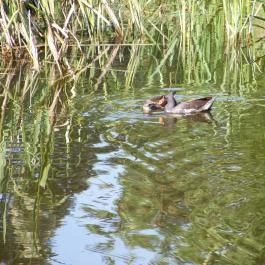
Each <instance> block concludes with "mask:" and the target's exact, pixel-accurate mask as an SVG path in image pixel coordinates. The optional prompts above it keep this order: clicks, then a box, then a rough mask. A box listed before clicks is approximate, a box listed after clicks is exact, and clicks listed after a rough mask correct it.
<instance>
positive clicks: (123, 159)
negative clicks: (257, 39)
mask: <svg viewBox="0 0 265 265" xmlns="http://www.w3.org/2000/svg"><path fill="white" fill-rule="evenodd" d="M144 58H145V57H144ZM137 74H138V75H139V76H140V77H141V78H139V80H138V82H139V83H136V84H135V89H131V90H126V89H120V90H119V89H113V91H112V92H111V93H110V94H108V93H105V94H104V96H103V93H102V91H101V90H99V91H98V92H95V93H92V94H90V95H87V94H86V93H83V94H82V93H81V92H80V94H78V93H77V94H76V95H75V97H73V99H72V101H71V104H69V110H67V111H68V113H71V115H69V117H67V111H66V110H65V113H62V112H60V115H58V117H57V123H55V122H54V121H53V122H51V121H50V120H49V115H48V113H47V112H48V111H47V109H45V108H39V109H30V108H29V109H28V110H26V111H25V112H23V115H24V116H23V115H21V116H20V115H15V114H19V111H18V110H19V108H15V107H16V106H19V104H16V102H15V103H14V102H13V103H10V104H13V105H12V106H13V107H14V110H12V108H11V106H10V110H9V111H10V114H9V115H10V117H12V118H10V119H8V121H9V122H6V124H7V125H6V126H5V127H4V130H3V138H2V139H4V140H3V141H2V142H1V153H0V184H1V185H0V209H1V216H2V218H1V221H0V235H1V239H0V244H1V246H0V262H2V263H1V264H29V263H30V264H67V265H68V264H79V265H82V264H88V263H89V264H263V262H264V258H265V250H264V249H265V248H264V247H265V246H264V239H265V232H264V231H265V230H264V225H263V223H264V218H265V210H264V209H265V208H264V197H265V196H264V188H263V187H264V184H265V179H264V173H265V164H264V159H265V152H264V146H265V134H264V131H265V120H264V115H265V108H264V95H263V92H262V89H260V88H263V83H264V82H263V81H262V80H260V81H259V80H257V89H256V90H255V93H254V92H253V93H249V94H246V95H244V93H243V95H238V93H237V92H233V93H234V94H233V95H231V96H230V95H229V93H231V91H230V89H229V87H228V88H227V91H223V92H220V88H219V87H217V86H214V85H212V86H210V85H209V84H207V86H203V87H202V86H200V85H196V84H194V85H187V84H186V85H185V84H183V87H182V88H181V89H176V90H178V95H177V97H178V98H179V99H180V100H187V99H189V98H190V97H194V98H195V97H197V96H204V95H209V94H212V95H214V96H215V95H216V96H217V100H216V102H215V103H214V106H213V110H212V112H211V113H203V114H198V115H190V116H177V115H164V114H163V113H155V114H153V115H145V114H144V113H142V103H143V102H144V100H145V99H146V98H148V97H150V96H152V95H156V94H158V95H159V94H163V93H164V92H165V91H164V90H163V88H160V86H158V85H156V86H152V85H151V84H150V85H146V84H145V86H143V83H142V82H143V80H144V79H145V78H144V77H145V73H141V72H139V73H138V72H137ZM110 79H111V78H110ZM113 80H116V77H115V78H114V77H112V79H111V82H110V83H111V84H112V88H113V87H115V85H113V84H116V83H115V82H114V81H113ZM121 80H122V78H121ZM116 81H117V80H116ZM165 82H168V83H166V84H165V85H166V86H168V85H169V83H170V82H169V81H167V80H165ZM97 85H98V83H97ZM84 86H85V85H84ZM97 87H98V86H97ZM99 87H100V86H99ZM79 89H80V91H83V89H84V87H80V88H79ZM102 89H103V91H104V86H103V88H102ZM173 89H174V88H173ZM222 89H223V88H222ZM259 91H261V92H259ZM105 92H106V91H105ZM40 97H41V95H40ZM11 110H12V111H13V112H14V113H15V112H16V111H17V113H15V114H14V115H12V114H11ZM22 116H23V117H22ZM8 117H9V116H8ZM12 119H14V120H12ZM10 120H11V121H10ZM22 123H23V124H24V125H23V126H22V125H21V124H22Z"/></svg>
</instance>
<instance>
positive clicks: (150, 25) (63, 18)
mask: <svg viewBox="0 0 265 265" xmlns="http://www.w3.org/2000/svg"><path fill="white" fill-rule="evenodd" d="M264 9H265V7H264V3H263V2H261V1H256V0H255V1H250V0H240V1H235V0H234V1H226V0H223V1H222V3H220V2H218V1H216V0H211V1H208V2H206V1H202V2H198V1H195V0H189V1H183V0H180V1H177V2H175V1H167V2H163V1H160V2H157V1H155V0H150V1H142V0H131V1H128V3H127V4H125V3H124V1H115V3H114V2H111V1H109V0H78V1H73V0H67V1H63V2H61V1H57V2H53V1H49V0H39V1H34V0H26V1H20V0H13V1H10V0H4V1H1V3H0V15H1V20H0V27H1V38H0V45H1V48H2V53H3V54H4V55H5V56H6V55H7V54H8V53H9V54H10V56H11V57H12V58H16V59H17V58H19V57H21V56H23V57H26V58H27V59H28V60H29V61H30V62H31V63H32V67H33V69H35V70H37V71H39V70H40V66H41V63H40V62H41V61H42V60H43V59H44V60H46V61H47V60H52V61H54V62H55V63H56V64H57V68H58V69H59V71H60V72H61V74H62V73H63V69H62V68H63V67H64V66H65V65H64V64H65V58H66V57H67V50H68V49H69V45H76V46H77V47H79V50H81V46H82V43H83V42H84V41H89V43H100V42H102V41H104V40H108V39H109V38H113V37H115V38H116V41H118V42H119V43H131V42H132V40H133V39H135V38H139V37H141V38H142V40H143V41H144V42H145V43H150V42H151V43H154V44H157V43H162V45H163V46H165V44H166V43H167V42H168V41H170V40H172V39H173V38H179V39H180V40H178V41H176V40H174V42H175V43H179V44H180V47H181V53H182V57H183V59H185V54H187V53H188V52H190V49H191V43H192V42H193V39H194V38H196V35H195V34H198V33H199V32H200V33H201V34H202V33H203V32H204V29H205V28H206V27H207V26H208V25H209V24H210V23H211V21H212V20H215V16H216V15H217V14H219V13H220V12H222V16H220V15H218V17H223V18H222V22H221V23H219V25H216V28H215V30H216V34H217V33H219V32H223V30H224V28H225V33H226V35H225V42H226V45H227V47H232V48H235V49H238V48H240V47H242V46H246V45H248V46H249V45H251V43H253V39H252V38H253V34H254V33H253V32H254V30H253V26H254V25H255V24H254V23H253V19H255V20H259V21H260V22H262V23H263V21H262V19H263V18H264ZM260 24H261V23H260ZM259 26H260V27H262V25H259ZM202 35H204V38H205V39H206V38H207V36H206V35H205V34H202ZM167 46H168V47H171V48H172V46H170V45H167ZM228 49H229V48H228ZM168 53H170V51H168ZM25 55H26V56H25Z"/></svg>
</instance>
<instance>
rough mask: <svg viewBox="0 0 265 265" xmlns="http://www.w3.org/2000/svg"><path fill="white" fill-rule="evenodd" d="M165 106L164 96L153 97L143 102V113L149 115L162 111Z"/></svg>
mask: <svg viewBox="0 0 265 265" xmlns="http://www.w3.org/2000/svg"><path fill="white" fill-rule="evenodd" d="M166 104H167V101H166V98H165V95H160V96H154V97H152V98H150V99H148V100H146V101H145V103H144V105H143V111H144V113H147V114H148V113H151V112H153V111H164V108H165V106H166Z"/></svg>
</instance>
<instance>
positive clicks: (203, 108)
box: [201, 97, 215, 111]
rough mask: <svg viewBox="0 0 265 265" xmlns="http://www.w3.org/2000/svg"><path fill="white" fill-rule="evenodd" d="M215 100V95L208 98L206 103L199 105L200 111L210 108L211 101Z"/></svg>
mask: <svg viewBox="0 0 265 265" xmlns="http://www.w3.org/2000/svg"><path fill="white" fill-rule="evenodd" d="M214 101H215V97H212V98H210V99H209V100H208V101H207V103H206V104H204V105H203V106H202V107H201V111H207V110H210V109H211V108H212V105H213V102H214Z"/></svg>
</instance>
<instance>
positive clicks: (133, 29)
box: [0, 0, 265, 255]
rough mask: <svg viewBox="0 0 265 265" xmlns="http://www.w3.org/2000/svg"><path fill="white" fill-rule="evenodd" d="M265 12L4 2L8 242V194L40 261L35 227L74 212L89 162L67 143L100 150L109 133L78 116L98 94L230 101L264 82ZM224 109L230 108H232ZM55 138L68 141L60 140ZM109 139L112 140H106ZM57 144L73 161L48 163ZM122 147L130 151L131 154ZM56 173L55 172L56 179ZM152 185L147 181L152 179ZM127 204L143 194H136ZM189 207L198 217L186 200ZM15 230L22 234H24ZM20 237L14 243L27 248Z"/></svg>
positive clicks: (242, 2) (258, 5) (255, 6)
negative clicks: (73, 198)
mask: <svg viewBox="0 0 265 265" xmlns="http://www.w3.org/2000/svg"><path fill="white" fill-rule="evenodd" d="M264 13H265V4H264V1H257V0H254V1H250V0H234V1H227V0H222V1H217V0H202V1H197V0H196V1H195V0H179V1H175V0H174V1H164V0H160V1H157V0H148V1H145V0H130V1H122V0H115V1H111V0H63V1H52V0H24V1H21V0H3V1H0V46H1V47H0V48H1V54H2V57H1V60H0V69H1V70H0V72H1V75H0V106H1V109H0V195H1V194H7V199H6V200H3V201H4V205H3V204H1V205H0V206H1V207H2V208H1V209H2V210H3V211H2V221H1V222H0V224H1V226H0V227H2V231H1V233H2V235H3V241H4V242H6V241H9V242H13V238H9V237H10V236H11V233H10V231H8V229H9V228H8V218H9V217H8V212H9V211H10V201H11V195H10V197H9V195H8V194H9V191H10V190H12V193H14V194H15V198H16V199H15V204H16V207H14V208H17V212H18V213H14V216H22V217H21V219H23V218H26V217H25V215H29V216H30V214H31V213H32V209H33V215H34V220H33V218H32V227H34V231H33V238H30V239H29V241H30V242H31V243H32V242H34V243H33V245H34V247H33V248H34V251H35V252H36V253H37V254H39V253H38V249H39V248H41V246H39V244H40V243H39V242H40V241H41V238H40V237H41V235H39V234H38V232H37V231H38V227H39V226H40V223H41V222H45V220H46V218H49V217H48V216H49V213H51V214H52V213H53V207H54V208H56V207H57V206H61V205H64V203H65V202H67V203H71V202H70V201H69V200H68V197H69V196H70V195H69V194H73V192H80V190H82V187H80V186H79V185H78V184H76V182H75V181H76V180H75V179H74V177H79V176H76V175H74V174H73V175H74V177H72V178H71V180H69V179H68V177H69V168H71V165H70V164H71V163H73V164H74V165H79V163H81V162H80V161H86V165H90V164H91V161H93V159H94V157H93V156H94V153H93V154H92V152H91V154H90V153H89V154H88V153H87V150H84V149H82V151H80V153H78V152H76V150H75V149H74V147H73V145H71V142H74V140H75V138H74V137H76V139H77V138H78V139H81V144H82V143H83V142H85V143H86V141H87V135H89V136H90V137H91V138H93V139H92V140H93V141H94V142H96V141H98V137H99V136H98V134H97V130H104V131H107V129H108V126H106V127H104V126H103V128H97V127H96V126H94V127H93V130H90V127H89V126H88V125H87V124H86V123H84V121H83V120H82V119H83V118H82V117H80V116H79V115H77V113H78V112H81V110H82V106H86V108H87V109H88V108H89V106H90V105H89V104H91V106H94V105H95V104H94V105H93V96H94V94H95V93H96V92H97V91H100V93H101V94H102V95H103V96H104V100H105V101H108V100H110V97H111V96H110V94H111V92H112V91H111V90H112V89H113V90H114V89H115V90H124V91H125V92H124V93H127V95H134V93H135V88H140V87H152V85H153V84H155V86H156V87H163V86H174V87H176V86H177V85H178V84H196V85H198V86H206V87H207V84H209V83H210V84H211V85H214V84H218V85H219V84H221V85H220V86H219V87H218V89H219V90H222V91H221V92H224V93H227V94H229V93H230V94H235V95H241V94H244V95H247V94H248V93H250V92H253V90H255V83H256V80H257V75H258V74H259V73H260V72H262V71H264V60H263V57H264V50H265V49H264V37H265V26H264V24H265V23H264V21H265V19H264V18H265V14H264ZM115 62H119V67H118V68H117V67H115ZM121 65H122V66H121ZM139 73H140V74H139ZM143 79H144V80H143ZM139 80H140V81H139ZM137 82H139V83H140V84H139V83H137ZM114 84H115V85H114ZM88 95H91V98H92V99H90V100H91V102H90V101H89V100H87V98H88ZM82 97H85V98H86V102H83V101H82ZM77 98H78V99H77ZM80 102H81V103H80ZM220 104H224V103H220ZM80 105H82V106H80ZM84 108H85V107H84ZM223 109H224V111H226V110H227V105H226V104H224V106H223ZM241 112H242V113H243V111H241ZM241 112H240V113H241ZM243 114H244V113H243ZM243 114H242V116H243ZM97 115H100V114H97ZM240 118H242V117H241V116H240ZM227 124H228V125H227V135H226V136H225V138H227V145H229V141H231V140H229V138H230V137H231V135H233V133H234V130H236V129H237V127H233V126H235V125H233V124H232V122H230V121H228V123H227ZM117 126H123V128H119V127H118V128H117V131H119V130H120V129H123V130H124V131H126V130H127V129H126V126H127V124H125V125H124V124H122V123H120V124H117ZM240 126H242V124H239V125H238V127H240ZM254 127H255V125H253V128H254ZM124 128H125V129H124ZM233 129H234V130H233ZM137 130H138V131H140V130H141V128H137ZM150 131H152V129H150ZM246 131H247V128H246ZM57 132H61V133H60V136H61V135H63V136H64V137H62V138H59V137H58V133H57ZM153 133H154V134H156V133H157V132H155V131H154V132H153ZM253 134H254V133H253ZM73 135H74V136H73ZM56 137H57V138H56ZM238 137H239V136H238ZM58 138H59V139H58ZM246 138H247V136H246ZM108 139H109V141H114V140H115V139H113V136H112V135H111V134H109V135H108ZM92 140H91V141H92ZM133 140H135V143H134V144H133V146H138V145H139V143H138V139H133ZM58 141H64V146H65V150H63V151H60V152H65V156H66V157H68V156H69V157H70V158H71V159H66V160H67V161H63V162H62V161H59V162H58V161H56V159H58V157H60V155H61V153H60V152H59V151H58V154H57V156H53V155H54V152H55V150H56V148H57V147H58V146H57V143H58ZM180 141H181V139H177V141H176V142H180ZM117 146H118V144H117ZM260 146H263V145H260ZM13 148H17V150H18V151H14V150H13ZM127 148H128V150H127V151H128V153H130V152H132V150H131V149H132V147H131V146H127ZM130 148H131V149H130ZM192 150H193V149H192ZM154 152H155V151H154ZM262 152H263V151H262ZM140 153H141V152H139V154H138V153H137V154H135V157H137V156H141V155H142V154H140ZM76 154H78V155H76ZM191 155H192V154H191ZM160 159H161V158H160ZM62 160H63V159H62ZM70 160H74V161H70ZM17 161H19V162H17ZM162 161H163V160H162ZM147 162H148V161H147ZM163 162H164V163H166V162H167V161H163ZM56 163H57V169H58V171H59V172H55V171H54V168H53V165H54V164H56ZM63 163H64V164H63ZM121 163H123V161H121ZM156 163H157V162H156ZM62 164H63V166H62ZM199 164H201V161H200V163H199ZM138 166H139V165H138ZM144 167H145V165H144ZM73 168H74V167H73ZM132 168H133V166H132ZM60 170H61V171H60ZM86 170H87V169H86ZM86 174H87V172H83V175H82V176H80V182H81V183H85V182H86V178H87V175H86ZM134 174H135V173H134ZM146 175H147V176H148V177H150V178H149V179H151V175H152V176H153V172H151V173H150V176H149V175H148V174H146ZM61 176H63V177H61ZM61 178H64V179H63V181H62V180H61ZM183 178H185V176H183ZM49 180H51V181H50V183H49ZM141 181H142V175H140V180H139V182H141ZM192 181H193V179H192ZM61 182H62V183H63V184H62V183H61ZM183 182H184V180H183ZM57 183H59V184H57ZM65 183H67V184H65ZM205 183H206V184H207V181H205ZM206 184H205V186H206ZM154 186H155V185H154ZM168 186H170V185H168ZM178 188H179V187H175V189H176V190H178ZM132 189H133V188H132ZM153 190H154V189H153V187H151V188H150V191H149V192H150V194H153ZM174 192H175V191H174ZM174 192H173V193H174ZM203 192H204V190H203V189H202V195H201V197H202V201H203ZM142 193H143V194H148V193H147V192H146V190H144V191H143V192H142ZM131 194H133V195H135V196H136V195H138V194H139V190H136V191H134V190H133V191H132V192H131ZM143 197H144V196H143ZM198 197H200V196H198ZM213 197H214V195H213ZM125 199H126V198H125ZM188 199H189V198H188ZM42 200H46V207H47V205H50V207H47V208H48V209H43V208H41V207H43V204H42V203H41V201H42ZM194 200H195V199H194ZM47 201H48V202H47ZM128 201H130V202H131V203H134V202H135V199H133V200H131V198H130V199H128ZM176 203H177V202H176ZM213 203H214V202H213ZM193 204H194V208H195V202H193V198H190V205H191V207H193ZM21 205H22V207H21ZM25 205H26V206H27V207H28V208H27V210H24V211H21V212H20V211H19V209H20V208H23V209H24V208H26V207H24V206H25ZM127 205H128V203H127ZM64 206H65V208H67V206H68V205H64ZM203 206H204V207H205V208H207V205H203ZM41 209H42V211H41ZM15 210H16V209H15ZM46 210H47V212H48V214H47V212H46ZM138 210H139V209H138ZM144 211H145V208H144V210H143V214H144ZM65 212H67V209H65ZM125 214H126V213H125ZM133 214H134V213H133ZM133 214H132V215H133ZM194 218H195V217H194ZM18 219H19V218H18ZM150 219H151V217H150ZM43 220H44V221H43ZM141 220H142V216H141ZM49 224H51V222H49ZM53 225H54V226H55V224H53ZM13 226H14V227H15V228H16V230H17V231H20V226H19V224H16V223H15V224H13ZM207 229H208V228H207ZM51 230H52V229H51ZM172 231H173V230H172ZM172 234H174V233H173V232H172ZM23 236H24V235H23V234H19V237H20V238H21V241H22V239H23ZM47 237H48V236H47ZM48 238H49V237H48ZM193 241H194V240H193ZM10 249H11V248H10ZM35 252H34V253H35ZM37 254H36V255H37Z"/></svg>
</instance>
